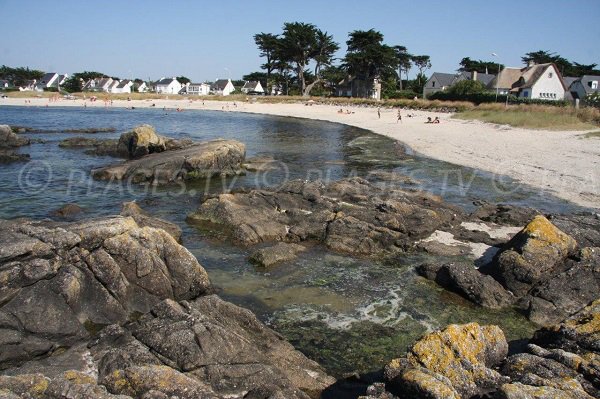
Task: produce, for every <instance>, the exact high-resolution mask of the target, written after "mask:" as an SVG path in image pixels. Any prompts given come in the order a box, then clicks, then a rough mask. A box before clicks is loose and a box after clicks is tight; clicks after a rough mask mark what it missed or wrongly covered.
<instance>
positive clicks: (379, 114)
mask: <svg viewBox="0 0 600 399" xmlns="http://www.w3.org/2000/svg"><path fill="white" fill-rule="evenodd" d="M377 118H378V119H381V108H379V107H377Z"/></svg>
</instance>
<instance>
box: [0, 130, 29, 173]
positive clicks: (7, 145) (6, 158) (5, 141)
mask: <svg viewBox="0 0 600 399" xmlns="http://www.w3.org/2000/svg"><path fill="white" fill-rule="evenodd" d="M29 144H31V140H29V139H27V138H25V137H20V136H19V135H17V134H15V132H13V130H12V129H11V127H10V126H8V125H0V164H7V163H13V162H27V161H29V159H30V156H29V154H21V153H18V152H16V151H15V149H16V148H18V147H23V146H26V145H29Z"/></svg>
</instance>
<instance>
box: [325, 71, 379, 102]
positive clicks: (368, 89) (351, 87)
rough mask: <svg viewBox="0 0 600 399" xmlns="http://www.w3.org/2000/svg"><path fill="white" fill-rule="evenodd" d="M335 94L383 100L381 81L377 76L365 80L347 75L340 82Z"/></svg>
mask: <svg viewBox="0 0 600 399" xmlns="http://www.w3.org/2000/svg"><path fill="white" fill-rule="evenodd" d="M335 95H336V96H337V97H354V98H371V99H374V100H381V82H380V81H379V79H377V78H373V79H369V80H365V79H363V78H359V77H356V76H347V77H346V78H344V79H342V80H341V81H340V82H338V84H337V86H336V88H335Z"/></svg>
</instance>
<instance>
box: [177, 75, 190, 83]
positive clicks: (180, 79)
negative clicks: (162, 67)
mask: <svg viewBox="0 0 600 399" xmlns="http://www.w3.org/2000/svg"><path fill="white" fill-rule="evenodd" d="M175 79H177V81H178V82H179V83H181V84H182V85H185V84H186V83H192V81H191V80H190V79H189V78H186V77H185V76H177V77H176V78H175Z"/></svg>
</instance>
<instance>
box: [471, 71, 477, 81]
mask: <svg viewBox="0 0 600 399" xmlns="http://www.w3.org/2000/svg"><path fill="white" fill-rule="evenodd" d="M471 80H472V81H473V82H476V81H477V71H471Z"/></svg>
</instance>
